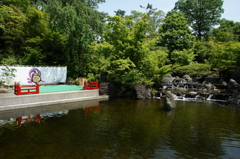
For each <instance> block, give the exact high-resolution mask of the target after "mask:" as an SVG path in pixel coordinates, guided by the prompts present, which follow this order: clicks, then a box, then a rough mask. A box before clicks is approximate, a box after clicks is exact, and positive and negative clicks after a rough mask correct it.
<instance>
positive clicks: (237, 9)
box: [98, 0, 240, 22]
mask: <svg viewBox="0 0 240 159" xmlns="http://www.w3.org/2000/svg"><path fill="white" fill-rule="evenodd" d="M105 1H106V3H103V4H99V9H98V10H99V11H103V12H107V13H108V14H109V15H110V16H114V15H115V13H114V11H117V10H118V9H121V10H125V11H127V12H126V15H128V14H130V12H131V11H132V10H137V11H141V12H145V10H144V9H142V8H140V5H142V6H143V7H146V6H147V4H148V3H150V4H152V5H153V8H157V9H158V10H162V11H164V13H167V12H168V11H170V10H172V9H173V8H174V6H175V3H176V2H177V0H105ZM223 8H224V13H223V14H222V18H225V19H227V20H233V21H235V22H240V0H224V3H223Z"/></svg>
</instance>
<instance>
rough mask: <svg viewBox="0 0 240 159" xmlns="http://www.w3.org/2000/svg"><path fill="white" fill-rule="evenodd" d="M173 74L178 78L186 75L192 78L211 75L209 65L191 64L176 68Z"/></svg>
mask: <svg viewBox="0 0 240 159" xmlns="http://www.w3.org/2000/svg"><path fill="white" fill-rule="evenodd" d="M174 73H175V74H176V75H178V76H183V75H185V74H188V75H190V76H192V77H197V76H206V75H209V74H211V65H209V64H191V65H184V66H180V67H177V68H176V69H175V70H174Z"/></svg>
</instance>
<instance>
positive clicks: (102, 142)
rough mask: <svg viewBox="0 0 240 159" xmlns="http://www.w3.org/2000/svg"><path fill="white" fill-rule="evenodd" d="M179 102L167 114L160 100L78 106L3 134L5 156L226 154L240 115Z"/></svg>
mask: <svg viewBox="0 0 240 159" xmlns="http://www.w3.org/2000/svg"><path fill="white" fill-rule="evenodd" d="M179 103H181V102H179ZM179 103H178V104H177V107H176V109H175V110H173V111H172V112H165V111H164V110H162V109H159V108H161V107H162V106H163V103H162V101H161V100H154V99H150V100H130V99H114V100H109V101H107V102H100V105H99V107H96V108H97V109H95V107H94V108H93V107H92V108H89V109H88V110H89V111H88V113H87V115H86V111H85V109H84V108H79V109H76V110H69V112H68V114H67V115H64V116H61V117H60V116H53V117H51V118H46V119H45V120H44V121H43V122H41V123H40V124H36V123H29V124H28V125H26V126H22V127H20V128H18V129H15V131H11V129H7V130H4V131H2V133H0V147H2V148H3V149H2V150H0V158H3V157H4V156H7V155H8V157H9V158H16V157H18V158H26V156H31V157H32V158H34V157H36V156H38V157H39V158H41V157H42V158H44V156H51V157H52V158H156V156H157V157H160V158H161V157H163V154H161V152H166V151H169V152H170V151H171V152H176V153H175V155H179V157H183V158H184V157H186V156H192V157H196V158H197V157H199V158H204V157H205V158H208V157H211V156H210V155H211V154H213V155H215V156H221V155H223V153H224V152H223V149H222V147H221V142H222V141H221V140H222V139H221V138H220V137H221V134H229V136H230V137H231V133H232V134H234V133H235V134H240V128H239V127H238V128H235V127H232V126H231V125H235V126H236V125H237V124H238V122H239V121H240V117H238V115H239V114H238V113H239V111H238V112H237V111H236V113H235V112H234V111H228V112H227V111H226V110H228V109H225V108H221V107H213V106H209V107H208V106H206V105H201V104H200V105H199V106H198V104H196V105H191V103H190V102H189V103H187V102H186V103H184V104H179ZM215 108H216V109H215ZM217 115H220V116H217ZM226 131H228V132H226ZM0 132H1V131H0ZM229 132H230V133H229ZM16 141H17V144H15V143H16ZM26 143H27V144H26ZM158 152H160V153H159V154H157V153H158ZM1 155H2V156H1ZM165 155H166V158H168V157H169V155H172V153H171V154H170V153H165ZM163 158H164V157H163Z"/></svg>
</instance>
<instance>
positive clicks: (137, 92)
mask: <svg viewBox="0 0 240 159" xmlns="http://www.w3.org/2000/svg"><path fill="white" fill-rule="evenodd" d="M132 96H133V98H134V99H149V98H151V88H150V87H148V86H146V85H145V84H140V83H139V84H136V85H135V86H134V90H133V93H132Z"/></svg>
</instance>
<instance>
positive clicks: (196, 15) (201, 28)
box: [173, 0, 224, 39]
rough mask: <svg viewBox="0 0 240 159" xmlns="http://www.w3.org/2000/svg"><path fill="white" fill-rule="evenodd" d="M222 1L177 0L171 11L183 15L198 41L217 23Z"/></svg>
mask: <svg viewBox="0 0 240 159" xmlns="http://www.w3.org/2000/svg"><path fill="white" fill-rule="evenodd" d="M222 5H223V0H178V1H177V2H176V3H175V7H174V9H173V10H175V11H180V12H181V13H183V14H184V15H185V17H186V19H187V21H188V24H189V26H190V27H191V28H192V29H193V31H194V32H193V33H194V34H195V35H196V36H197V38H198V39H201V38H202V37H204V36H205V35H206V34H207V33H208V32H209V31H210V30H211V28H212V27H213V26H214V25H217V24H218V23H219V20H220V17H221V14H222V13H223V12H224V10H223V8H222Z"/></svg>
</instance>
